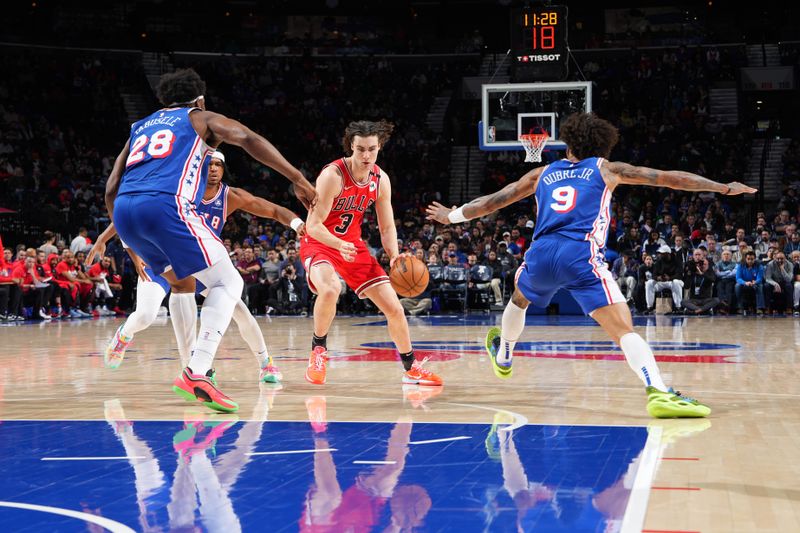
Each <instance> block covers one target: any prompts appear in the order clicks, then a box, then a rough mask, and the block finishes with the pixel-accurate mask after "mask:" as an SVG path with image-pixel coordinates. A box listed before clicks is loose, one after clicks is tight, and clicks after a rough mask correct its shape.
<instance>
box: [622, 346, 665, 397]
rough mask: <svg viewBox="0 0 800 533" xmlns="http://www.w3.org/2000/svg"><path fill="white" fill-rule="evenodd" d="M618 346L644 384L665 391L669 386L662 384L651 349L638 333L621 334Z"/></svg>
mask: <svg viewBox="0 0 800 533" xmlns="http://www.w3.org/2000/svg"><path fill="white" fill-rule="evenodd" d="M619 346H620V348H622V351H623V352H625V359H626V360H627V361H628V366H630V367H631V369H632V370H633V371H634V372H636V375H637V376H639V379H641V380H642V382H643V383H644V384H645V386H651V385H652V386H653V387H655V388H657V389H658V390H661V391H665V392H666V391H667V389H668V388H669V387H667V386H666V385H664V382H663V381H662V380H661V372H660V371H659V370H658V365H657V364H656V358H655V356H653V350H651V349H650V345H649V344H647V342H645V340H644V339H643V338H641V337H640V336H639V334H638V333H633V332H631V333H626V334H625V335H623V336H622V337H621V338H620V340H619Z"/></svg>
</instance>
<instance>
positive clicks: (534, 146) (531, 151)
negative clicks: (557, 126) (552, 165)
mask: <svg viewBox="0 0 800 533" xmlns="http://www.w3.org/2000/svg"><path fill="white" fill-rule="evenodd" d="M548 137H549V135H548V134H547V133H528V134H526V135H520V137H519V142H521V143H522V146H524V147H525V162H526V163H538V162H540V161H541V160H542V150H544V145H545V143H546V142H547V139H548Z"/></svg>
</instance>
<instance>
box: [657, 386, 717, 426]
mask: <svg viewBox="0 0 800 533" xmlns="http://www.w3.org/2000/svg"><path fill="white" fill-rule="evenodd" d="M647 412H648V413H650V416H652V417H653V418H703V417H706V416H708V415H710V414H711V408H710V407H708V406H707V405H703V404H702V403H700V402H698V401H697V400H695V399H694V398H689V397H688V396H683V395H681V393H680V392H677V391H675V390H674V389H672V388H671V387H670V389H669V390H668V391H667V392H664V391H660V390H658V389H657V388H655V387H647Z"/></svg>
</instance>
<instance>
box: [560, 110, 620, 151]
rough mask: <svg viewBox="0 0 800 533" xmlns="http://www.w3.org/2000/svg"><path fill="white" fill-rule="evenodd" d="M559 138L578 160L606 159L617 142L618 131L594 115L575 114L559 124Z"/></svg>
mask: <svg viewBox="0 0 800 533" xmlns="http://www.w3.org/2000/svg"><path fill="white" fill-rule="evenodd" d="M559 137H560V139H561V140H562V141H563V142H565V143H566V144H567V146H568V147H569V150H570V152H572V155H574V156H575V157H577V158H578V159H586V158H587V157H605V158H608V156H609V154H611V150H612V149H613V148H614V146H616V144H617V141H619V131H617V128H615V127H614V125H613V124H611V123H610V122H609V121H607V120H603V119H602V118H600V117H598V116H597V115H595V114H594V113H575V114H572V115H570V116H568V117H567V118H566V119H565V120H564V122H562V123H561V129H560V131H559Z"/></svg>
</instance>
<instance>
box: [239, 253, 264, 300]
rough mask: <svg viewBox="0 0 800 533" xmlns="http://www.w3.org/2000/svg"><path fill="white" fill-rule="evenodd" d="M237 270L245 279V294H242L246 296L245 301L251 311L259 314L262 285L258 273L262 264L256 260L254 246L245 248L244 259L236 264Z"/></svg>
mask: <svg viewBox="0 0 800 533" xmlns="http://www.w3.org/2000/svg"><path fill="white" fill-rule="evenodd" d="M236 270H238V271H239V274H241V275H242V280H243V281H244V294H243V295H242V296H246V300H245V301H246V302H247V306H248V307H249V308H250V312H251V313H253V314H257V313H258V307H259V305H260V303H261V302H260V301H259V290H260V287H261V285H260V283H259V282H258V275H259V274H258V273H259V271H260V270H261V264H260V263H259V262H258V261H257V260H256V256H255V255H254V254H253V249H252V248H250V247H247V248H245V249H244V253H243V254H242V259H241V260H240V261H239V262H238V263H237V264H236ZM243 299H244V298H243Z"/></svg>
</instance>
